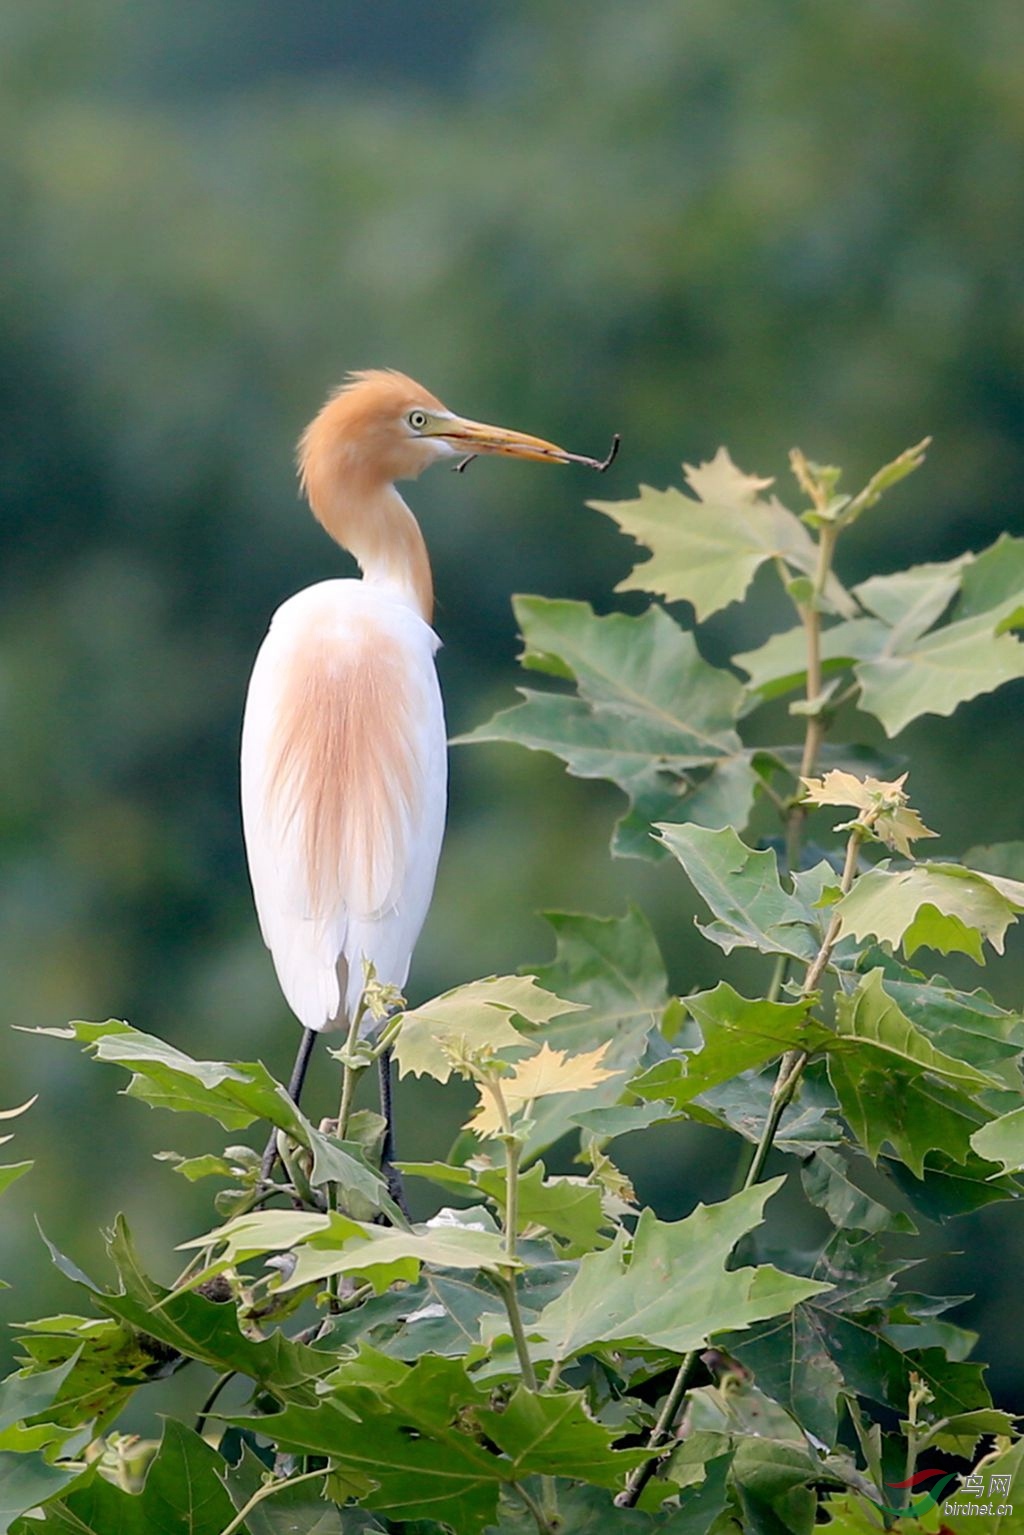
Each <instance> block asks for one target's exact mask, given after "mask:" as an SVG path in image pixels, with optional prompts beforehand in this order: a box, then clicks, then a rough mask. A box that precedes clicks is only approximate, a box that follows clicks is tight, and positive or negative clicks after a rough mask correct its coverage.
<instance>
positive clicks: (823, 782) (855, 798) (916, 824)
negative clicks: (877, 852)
mask: <svg viewBox="0 0 1024 1535" xmlns="http://www.w3.org/2000/svg"><path fill="white" fill-rule="evenodd" d="M906 781H907V775H906V773H903V774H902V775H901V776H900V777H899V778H895V779H893V780H892V781H891V782H887V781H886V780H885V779H882V778H871V777H867V778H858V777H856V775H855V774H853V773H846V772H843V770H842V769H841V768H832V769H830V771H829V772H827V773H826V774H825V775H824V777H823V778H801V780H800V782H801V783H802V784H803V786H804V796H803V797H804V800H805V802H806V803H809V804H812V805H849V806H850V807H851V808H853V809H855V810H858V811H860V812H862V813H863V812H865V811H868V812H871V811H873V812H875V814H874V815H873V817H872V819H871V826H872V828H873V830H874V831H875V833H876V834H877V835H878V836H879V837H880V838H881V840H882V841H883V842H884V843H886V845H887V846H888V847H892V848H895V849H896V851H897V852H899V853H902V854H903V856H904V858H913V856H914V854H913V851H912V849H911V846H910V844H911V843H912V842H914V841H916V840H917V839H919V838H921V837H937V836H938V832H934V831H930V830H929V828H928V827H927V826H926V825H925V824H924V822H923V821H922V820H921V817H920V816H919V815H918V813H917V811H916V810H911V808H910V807H909V805H908V804H907V796H906V794H905V793H904V791H903V785H904V784H905V783H906Z"/></svg>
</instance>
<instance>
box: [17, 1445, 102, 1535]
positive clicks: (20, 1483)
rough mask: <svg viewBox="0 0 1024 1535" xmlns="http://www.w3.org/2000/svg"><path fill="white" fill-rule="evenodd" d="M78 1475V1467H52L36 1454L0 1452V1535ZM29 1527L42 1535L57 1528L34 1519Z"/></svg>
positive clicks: (65, 1527)
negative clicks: (19, 1517) (14, 1521)
mask: <svg viewBox="0 0 1024 1535" xmlns="http://www.w3.org/2000/svg"><path fill="white" fill-rule="evenodd" d="M77 1476H78V1468H77V1467H76V1468H75V1469H74V1470H68V1469H65V1468H64V1467H63V1466H51V1465H50V1463H49V1461H47V1460H46V1458H45V1456H44V1455H42V1454H41V1453H40V1452H39V1451H31V1452H29V1453H28V1454H14V1453H12V1452H11V1451H10V1450H0V1532H3V1531H7V1530H9V1529H10V1527H11V1523H12V1521H13V1520H15V1519H17V1518H18V1516H19V1515H20V1514H24V1513H25V1512H26V1511H27V1510H28V1509H34V1508H36V1507H37V1506H38V1505H39V1504H41V1503H45V1502H46V1501H47V1499H49V1498H53V1497H55V1496H56V1495H57V1494H58V1493H59V1492H62V1491H63V1490H64V1489H65V1488H66V1487H67V1486H68V1485H69V1484H70V1483H71V1482H73V1481H74V1480H75V1478H76V1477H77ZM48 1517H49V1516H48ZM29 1528H30V1529H31V1530H33V1531H36V1530H38V1531H39V1532H40V1535H43V1532H45V1531H46V1530H55V1529H57V1528H58V1526H57V1525H53V1524H49V1523H48V1522H47V1523H37V1522H36V1521H35V1520H33V1521H32V1523H31V1525H30V1526H29ZM63 1528H64V1529H70V1528H71V1526H70V1525H64V1526H63ZM97 1535H99V1532H97Z"/></svg>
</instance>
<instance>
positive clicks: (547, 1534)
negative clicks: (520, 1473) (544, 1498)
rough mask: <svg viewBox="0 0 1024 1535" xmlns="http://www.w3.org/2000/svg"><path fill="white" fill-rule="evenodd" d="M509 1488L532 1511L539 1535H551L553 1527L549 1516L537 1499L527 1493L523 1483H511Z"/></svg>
mask: <svg viewBox="0 0 1024 1535" xmlns="http://www.w3.org/2000/svg"><path fill="white" fill-rule="evenodd" d="M509 1486H510V1487H511V1488H512V1491H513V1492H515V1493H518V1494H519V1496H520V1497H521V1498H522V1500H523V1502H524V1503H525V1504H526V1506H527V1508H528V1509H529V1510H530V1513H531V1514H532V1515H533V1517H534V1519H536V1521H537V1529H538V1531H539V1535H551V1528H552V1527H551V1525H550V1524H549V1523H548V1520H547V1516H546V1515H545V1513H544V1510H543V1509H542V1508H541V1506H540V1504H539V1503H538V1502H537V1499H536V1498H535V1497H533V1495H532V1494H531V1493H529V1492H527V1490H526V1488H525V1487H524V1486H523V1484H522V1482H510V1483H509Z"/></svg>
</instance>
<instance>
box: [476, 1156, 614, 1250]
mask: <svg viewBox="0 0 1024 1535" xmlns="http://www.w3.org/2000/svg"><path fill="white" fill-rule="evenodd" d="M477 1185H478V1187H479V1188H481V1189H483V1191H484V1193H486V1194H490V1195H491V1197H492V1198H493V1199H495V1200H496V1202H497V1203H498V1206H499V1208H500V1209H501V1210H502V1211H504V1208H505V1196H506V1180H505V1174H504V1171H503V1170H502V1171H497V1170H493V1169H492V1170H489V1171H486V1172H481V1173H480V1174H478V1176H477ZM610 1224H611V1222H610V1221H609V1219H608V1217H607V1216H606V1215H605V1213H604V1209H603V1207H602V1203H601V1190H600V1189H599V1188H598V1187H597V1185H596V1184H594V1183H587V1182H585V1180H584V1179H582V1178H572V1177H566V1176H561V1177H550V1178H549V1177H547V1176H546V1174H545V1170H544V1164H543V1162H535V1163H534V1164H533V1166H532V1167H531V1168H530V1169H529V1170H528V1171H527V1172H525V1173H523V1174H522V1175H521V1176H520V1179H519V1230H520V1231H525V1230H526V1228H527V1227H529V1226H541V1227H543V1228H544V1230H546V1231H549V1232H551V1234H552V1235H553V1236H556V1237H562V1238H563V1239H564V1240H565V1242H566V1243H567V1244H568V1247H569V1249H570V1250H572V1251H573V1252H577V1253H583V1252H591V1251H592V1250H593V1249H594V1248H595V1247H601V1246H604V1245H606V1243H607V1238H606V1237H602V1235H601V1233H602V1232H604V1231H607V1229H608V1227H609V1225H610Z"/></svg>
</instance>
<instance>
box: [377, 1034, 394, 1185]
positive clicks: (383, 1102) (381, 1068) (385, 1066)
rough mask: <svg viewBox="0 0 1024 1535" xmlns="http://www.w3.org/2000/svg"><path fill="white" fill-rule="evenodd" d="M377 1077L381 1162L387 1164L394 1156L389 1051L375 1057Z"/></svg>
mask: <svg viewBox="0 0 1024 1535" xmlns="http://www.w3.org/2000/svg"><path fill="white" fill-rule="evenodd" d="M377 1075H378V1080H379V1085H380V1111H381V1114H382V1115H383V1117H384V1144H383V1146H382V1147H381V1150H380V1159H381V1161H382V1162H387V1163H389V1162H390V1161H391V1158H392V1157H393V1156H394V1154H395V1121H394V1117H393V1114H394V1110H393V1106H392V1102H391V1051H390V1050H384V1051H383V1052H382V1053H381V1054H380V1055H379V1056H378V1057H377Z"/></svg>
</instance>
